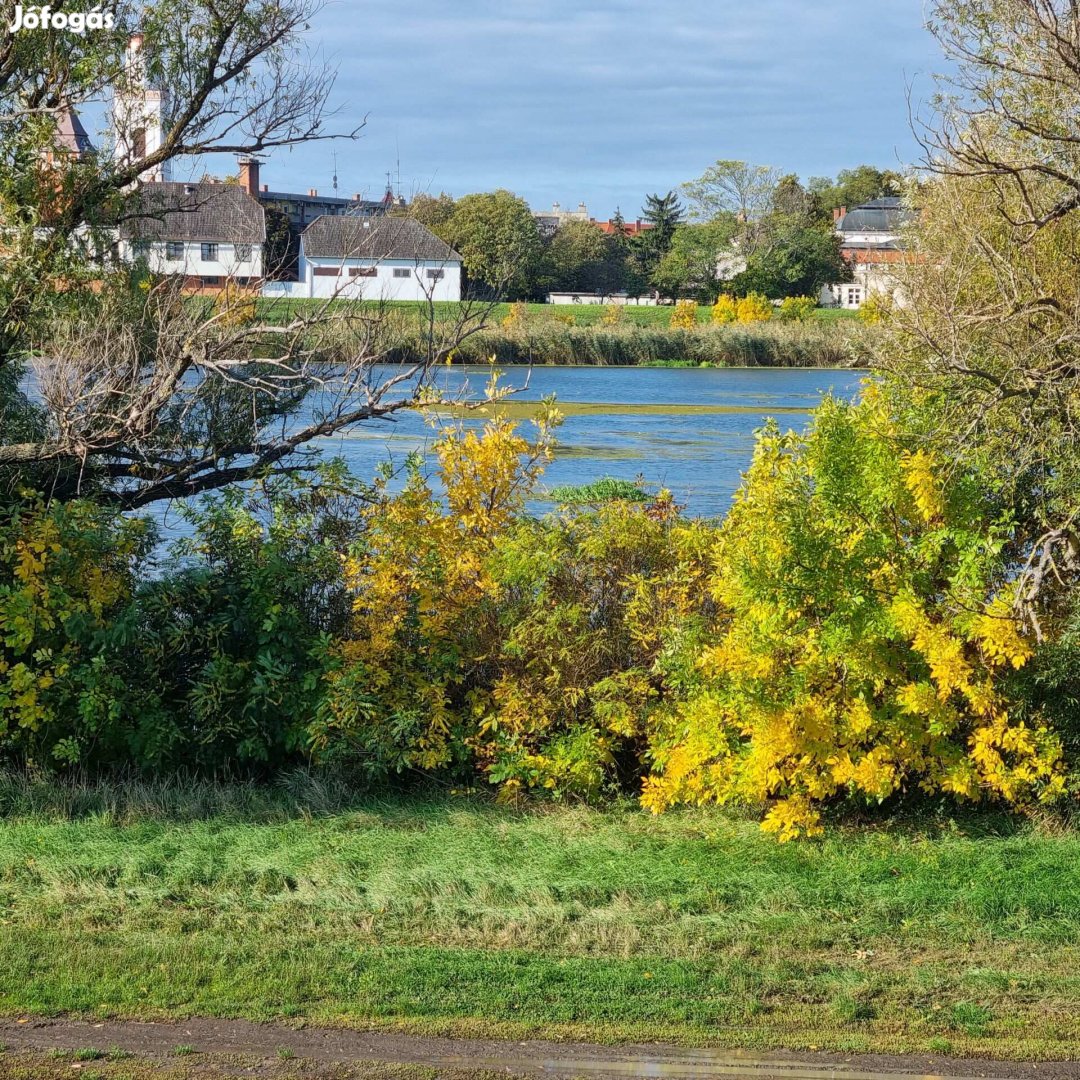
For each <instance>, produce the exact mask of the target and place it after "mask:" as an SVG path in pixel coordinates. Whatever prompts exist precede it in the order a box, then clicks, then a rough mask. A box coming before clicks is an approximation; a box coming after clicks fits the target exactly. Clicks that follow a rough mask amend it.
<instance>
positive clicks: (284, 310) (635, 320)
mask: <svg viewBox="0 0 1080 1080" xmlns="http://www.w3.org/2000/svg"><path fill="white" fill-rule="evenodd" d="M336 303H338V304H341V305H348V306H349V307H355V308H363V307H364V306H365V303H364V301H359V300H338V301H336ZM323 304H325V301H323V300H265V299H263V300H259V301H258V310H259V313H260V314H261V315H262V316H263V317H264V318H266V319H267V320H269V321H270V322H273V323H281V322H285V321H286V320H287V319H288V318H289V317H290V316H291V315H293V314H294V313H303V312H310V311H315V310H318V309H319V308H320V307H321V306H322V305H323ZM366 306H367V307H374V306H375V304H374V303H368V304H367V305H366ZM384 306H385V307H387V308H390V309H392V310H395V311H400V312H405V313H408V312H414V313H417V314H420V313H422V312H426V310H427V304H424V303H421V302H419V301H406V300H397V301H391V302H389V303H387V304H386V305H384ZM461 306H462V305H460V304H458V303H454V302H451V301H440V302H438V303H436V304H435V310H436V316H437V318H439V319H442V320H444V321H449V320H451V319H453V318H454V317H455V316H456V315H457V314H458V313H459V311H460V309H461ZM525 307H526V309H527V311H528V317H529V318H530V319H534V320H537V321H544V320H554V319H556V317H561V318H563V319H565V318H566V317H567V316H569V317H571V318H573V320H574V324H575V325H576V326H595V325H596V324H598V323H599V322H600V320H601V318H602V317H603V314H604V308H603V307H602V306H600V305H599V304H526V305H525ZM477 310H479V308H478V309H477ZM673 310H674V308H672V307H670V306H665V307H636V306H633V305H629V306H627V307H625V308H624V309H623V312H624V314H623V316H622V317H623V319H624V321H625V322H626V323H628V324H630V325H634V326H651V327H667V325H668V324H669V323H670V321H671V313H672V311H673ZM509 313H510V305H509V304H496V305H495V306H494V307H493V309H492V310H491V313H490V315H489V317H488V322H489V323H490V324H491V325H493V326H497V325H498V324H499V323H500V322H501V321H502V320H503V319H505V318H506V316H507V315H508V314H509ZM711 313H712V309H711V308H709V307H699V308H698V310H697V318H698V322H699V323H708V322H710V321H711ZM856 317H857V314H856V312H854V311H846V310H843V309H839V308H837V309H827V308H818V309H817V310H816V311H815V312H814V319H815V320H820V321H823V322H836V321H837V320H841V319H853V318H856Z"/></svg>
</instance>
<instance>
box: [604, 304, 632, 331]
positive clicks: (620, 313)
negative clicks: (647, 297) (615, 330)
mask: <svg viewBox="0 0 1080 1080" xmlns="http://www.w3.org/2000/svg"><path fill="white" fill-rule="evenodd" d="M625 315H626V309H625V308H624V307H623V305H622V304H605V305H604V310H603V312H602V313H601V315H600V325H601V326H620V325H621V324H622V322H623V320H624V317H625Z"/></svg>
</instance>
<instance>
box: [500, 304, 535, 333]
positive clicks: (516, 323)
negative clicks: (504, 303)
mask: <svg viewBox="0 0 1080 1080" xmlns="http://www.w3.org/2000/svg"><path fill="white" fill-rule="evenodd" d="M528 317H529V308H528V305H527V304H524V303H522V302H521V301H520V300H519V301H517V302H516V303H513V304H511V305H510V310H509V311H508V312H507V313H506V317H505V318H504V319H503V321H502V327H503V329H504V330H506V331H508V332H510V333H513V332H514V331H515V330H523V329H524V328H525V324H526V322H527V320H528Z"/></svg>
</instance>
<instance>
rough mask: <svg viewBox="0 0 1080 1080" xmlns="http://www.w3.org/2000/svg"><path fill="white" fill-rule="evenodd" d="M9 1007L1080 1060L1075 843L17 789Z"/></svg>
mask: <svg viewBox="0 0 1080 1080" xmlns="http://www.w3.org/2000/svg"><path fill="white" fill-rule="evenodd" d="M0 810H2V811H4V812H5V813H6V818H5V819H4V820H3V822H2V823H0V1013H2V1014H5V1015H16V1014H36V1013H45V1014H55V1013H75V1014H86V1015H90V1016H106V1015H108V1016H131V1017H169V1016H173V1017H183V1016H187V1015H191V1014H204V1015H212V1016H242V1017H249V1018H252V1019H260V1020H261V1019H281V1018H293V1019H305V1020H311V1021H313V1022H316V1023H323V1024H359V1025H371V1026H376V1027H378V1026H394V1027H404V1028H405V1029H407V1030H414V1031H418V1032H427V1033H443V1034H452V1033H458V1034H492V1035H506V1036H520V1035H523V1034H525V1033H529V1034H533V1035H549V1036H575V1037H582V1038H591V1039H597V1040H600V1041H607V1040H618V1039H634V1040H639V1041H640V1040H644V1039H649V1038H655V1039H665V1040H675V1041H678V1042H684V1043H700V1044H711V1045H729V1046H734V1045H741V1046H745V1047H748V1048H753V1047H757V1048H762V1047H769V1046H787V1047H790V1048H793V1049H805V1048H808V1047H811V1046H813V1047H820V1048H823V1049H825V1048H832V1049H842V1050H852V1051H854V1050H883V1051H902V1050H923V1051H925V1050H936V1048H940V1047H942V1046H944V1045H946V1044H947V1045H948V1046H949V1047H950V1048H951V1050H952V1052H955V1053H958V1054H961V1053H979V1054H988V1055H996V1056H1003V1057H1024V1056H1044V1057H1059V1058H1061V1057H1068V1056H1070V1055H1075V1054H1076V1053H1077V1052H1078V1051H1080V835H1078V834H1077V833H1076V832H1075V831H1072V830H1071V829H1068V828H1066V827H1064V826H1060V827H1058V828H1057V829H1056V830H1051V829H1049V828H1043V829H1040V828H1039V827H1037V826H1035V825H1031V824H1028V825H1025V824H1020V823H1017V822H1016V821H1014V820H1012V819H1008V818H998V817H994V816H986V817H981V818H979V817H970V818H966V819H962V820H960V821H951V820H950V819H949V818H948V817H947V816H943V817H941V818H931V819H927V820H925V821H922V822H921V823H912V822H910V821H907V822H905V821H896V822H890V823H882V822H879V823H877V824H873V825H869V826H864V827H862V828H858V829H857V828H855V827H853V826H835V827H834V828H833V830H832V831H831V832H830V833H829V835H828V836H827V837H826V838H825V839H824V840H822V841H820V842H813V843H803V844H796V845H787V846H779V845H777V844H776V843H775V841H773V840H771V839H769V838H767V837H765V836H764V835H762V834H761V833H760V831H759V830H758V827H757V822H756V820H754V819H753V818H752V817H750V816H742V815H737V814H732V813H729V812H721V811H716V810H713V811H705V810H702V811H694V812H685V813H674V814H671V815H668V816H664V817H660V818H653V817H650V816H648V815H645V814H643V813H641V812H640V811H639V810H637V809H636V808H635V807H633V806H623V807H616V808H613V809H609V810H607V811H594V810H589V809H585V808H580V807H576V808H560V809H542V810H533V811H520V810H514V809H509V808H499V807H496V806H493V805H491V804H489V803H487V802H483V801H478V800H476V799H472V798H462V799H452V798H445V799H427V800H424V799H413V800H410V799H405V798H400V799H387V800H382V801H380V800H377V799H374V798H370V799H367V800H363V799H361V800H359V801H357V800H356V799H354V798H353V797H351V795H350V792H349V789H348V786H347V785H344V784H338V785H336V786H335V784H334V783H333V782H330V781H325V782H324V781H318V780H312V779H305V778H303V777H301V778H293V779H292V780H290V781H289V782H288V783H287V784H286V785H284V786H282V787H280V788H278V789H276V790H266V789H258V788H252V787H237V788H226V787H217V788H215V787H213V786H210V785H203V786H196V787H185V786H183V785H179V784H176V785H171V786H168V785H166V786H162V787H159V788H155V787H152V786H140V785H131V786H130V787H129V788H127V789H123V788H110V787H109V786H107V785H99V786H96V787H93V786H92V787H85V788H79V787H74V788H71V789H66V790H55V789H49V788H48V787H46V786H43V785H36V786H35V785H32V784H20V783H18V782H16V781H11V780H8V781H6V782H0Z"/></svg>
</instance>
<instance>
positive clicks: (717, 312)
mask: <svg viewBox="0 0 1080 1080" xmlns="http://www.w3.org/2000/svg"><path fill="white" fill-rule="evenodd" d="M738 317H739V313H738V304H737V302H736V300H735V297H733V296H729V295H728V294H727V293H722V294H721V295H720V296H718V297H717V298H716V303H715V304H713V306H712V321H713V322H714V323H733V322H735V320H736V319H737V318H738Z"/></svg>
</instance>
